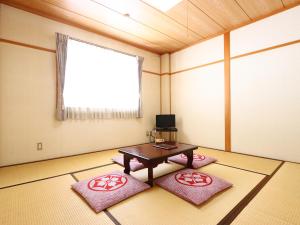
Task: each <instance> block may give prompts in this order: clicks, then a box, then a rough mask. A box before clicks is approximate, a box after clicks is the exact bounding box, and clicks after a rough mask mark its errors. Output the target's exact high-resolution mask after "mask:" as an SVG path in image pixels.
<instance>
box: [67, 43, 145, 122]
mask: <svg viewBox="0 0 300 225" xmlns="http://www.w3.org/2000/svg"><path fill="white" fill-rule="evenodd" d="M67 55H68V57H67V60H66V70H65V80H64V90H63V102H64V108H65V113H66V118H70V119H97V118H137V117H141V116H142V113H141V73H142V71H141V65H142V62H143V58H141V57H138V56H132V55H126V54H123V53H120V52H116V51H113V50H110V49H105V48H102V47H99V46H95V45H92V44H88V43H84V42H81V41H77V40H73V39H71V38H69V40H68V45H67Z"/></svg>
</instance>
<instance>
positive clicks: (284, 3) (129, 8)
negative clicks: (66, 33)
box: [1, 0, 300, 54]
mask: <svg viewBox="0 0 300 225" xmlns="http://www.w3.org/2000/svg"><path fill="white" fill-rule="evenodd" d="M161 1H164V0H161ZM1 2H3V3H4V4H8V5H11V6H13V7H16V8H20V9H23V10H26V11H29V12H32V13H35V14H38V15H41V16H44V17H47V18H50V19H54V20H57V21H60V22H64V23H66V24H70V25H73V26H77V27H80V28H83V29H86V30H89V31H92V32H95V33H98V34H102V35H104V36H107V37H110V38H113V39H117V40H119V41H123V42H125V43H128V44H131V45H134V46H136V47H139V48H143V49H146V50H149V51H152V52H155V53H159V54H162V53H166V52H174V51H177V50H179V49H182V48H185V47H188V46H190V45H192V44H194V43H197V42H200V41H202V40H206V39H208V38H211V37H214V36H216V35H218V34H221V33H224V32H227V31H229V30H231V29H235V28H237V27H239V26H242V25H245V24H249V23H251V22H252V21H256V20H257V19H259V18H263V17H264V16H267V15H271V14H273V13H277V12H280V11H283V10H285V9H287V8H290V7H293V6H295V5H298V4H299V3H300V0H182V1H181V2H180V3H178V4H177V5H176V6H174V7H173V8H172V9H170V10H169V11H167V12H162V11H160V10H158V9H156V8H154V7H152V6H150V5H149V4H147V3H145V2H144V1H142V0H1Z"/></svg>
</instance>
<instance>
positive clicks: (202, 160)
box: [168, 154, 217, 169]
mask: <svg viewBox="0 0 300 225" xmlns="http://www.w3.org/2000/svg"><path fill="white" fill-rule="evenodd" d="M193 157H194V158H193V167H194V168H195V169H197V168H200V167H202V166H206V165H208V164H210V163H213V162H215V161H217V160H216V159H215V158H212V157H208V156H204V155H199V154H194V155H193ZM168 160H170V161H172V162H175V163H178V164H181V165H186V164H187V157H186V155H184V154H180V155H175V156H172V157H169V158H168Z"/></svg>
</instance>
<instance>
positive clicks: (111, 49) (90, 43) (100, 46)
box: [68, 35, 141, 57]
mask: <svg viewBox="0 0 300 225" xmlns="http://www.w3.org/2000/svg"><path fill="white" fill-rule="evenodd" d="M68 36H69V35H68ZM69 38H70V39H72V40H74V41H79V42H82V43H85V44H89V45H94V46H96V47H99V48H104V49H107V50H110V51H114V52H118V53H121V54H125V55H128V56H133V57H141V56H138V55H133V54H130V53H127V52H122V51H120V50H116V49H113V48H109V47H105V46H102V45H98V44H95V43H92V42H88V41H84V40H81V39H78V38H74V37H70V36H69Z"/></svg>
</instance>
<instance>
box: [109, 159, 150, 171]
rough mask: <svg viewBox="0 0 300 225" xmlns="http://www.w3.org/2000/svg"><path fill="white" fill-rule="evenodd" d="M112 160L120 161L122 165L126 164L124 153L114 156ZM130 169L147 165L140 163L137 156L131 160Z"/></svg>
mask: <svg viewBox="0 0 300 225" xmlns="http://www.w3.org/2000/svg"><path fill="white" fill-rule="evenodd" d="M112 160H113V161H114V162H116V163H118V164H119V165H121V166H124V155H118V156H115V157H113V158H112ZM129 165H130V170H131V171H133V172H134V171H137V170H141V169H144V168H145V166H144V164H143V163H140V162H139V161H138V160H137V158H133V159H131V160H130V163H129Z"/></svg>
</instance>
